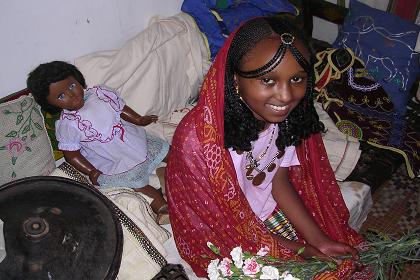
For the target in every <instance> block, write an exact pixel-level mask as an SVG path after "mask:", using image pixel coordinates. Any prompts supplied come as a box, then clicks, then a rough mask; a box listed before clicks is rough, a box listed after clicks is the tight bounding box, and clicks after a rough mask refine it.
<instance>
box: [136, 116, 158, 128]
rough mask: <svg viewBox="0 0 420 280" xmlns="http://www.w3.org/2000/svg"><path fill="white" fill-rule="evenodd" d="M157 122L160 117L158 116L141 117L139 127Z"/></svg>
mask: <svg viewBox="0 0 420 280" xmlns="http://www.w3.org/2000/svg"><path fill="white" fill-rule="evenodd" d="M157 120H158V116H156V115H148V116H142V117H140V119H139V121H138V125H140V126H146V125H148V124H151V123H153V122H156V121H157Z"/></svg>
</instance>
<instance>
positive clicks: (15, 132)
mask: <svg viewBox="0 0 420 280" xmlns="http://www.w3.org/2000/svg"><path fill="white" fill-rule="evenodd" d="M17 135H18V133H17V131H15V130H12V131H10V132H9V133H7V134H6V137H16V136H17Z"/></svg>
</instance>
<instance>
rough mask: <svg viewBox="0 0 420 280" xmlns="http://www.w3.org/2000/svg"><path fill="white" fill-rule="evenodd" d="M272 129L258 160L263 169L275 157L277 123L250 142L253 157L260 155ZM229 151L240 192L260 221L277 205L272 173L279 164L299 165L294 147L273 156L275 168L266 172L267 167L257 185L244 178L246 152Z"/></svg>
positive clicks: (285, 165)
mask: <svg viewBox="0 0 420 280" xmlns="http://www.w3.org/2000/svg"><path fill="white" fill-rule="evenodd" d="M273 129H274V134H273V138H272V141H271V144H270V146H269V148H268V149H267V152H266V154H265V156H264V157H262V159H261V160H260V161H259V164H260V165H259V167H258V168H259V169H263V168H264V167H265V166H266V165H267V164H269V163H270V162H271V161H272V160H273V158H275V155H276V153H277V151H278V148H277V146H276V139H277V135H278V125H277V124H272V125H270V127H269V128H268V129H266V130H264V131H263V132H261V133H260V135H259V138H258V140H257V141H255V142H253V143H252V146H253V149H252V155H253V157H254V159H255V158H257V157H258V156H259V155H261V154H262V153H263V152H264V150H265V149H266V148H267V146H268V144H269V143H270V138H271V135H272V133H273ZM229 152H230V155H231V157H232V160H233V164H234V165H235V170H236V176H237V177H238V181H239V185H240V186H241V189H242V192H243V193H244V194H245V197H246V198H247V200H248V202H249V204H250V206H251V208H252V210H253V211H254V213H255V214H256V215H257V216H258V217H259V218H260V219H261V220H262V221H264V220H265V219H267V217H268V216H269V215H270V214H271V213H272V212H273V211H274V208H275V207H276V206H277V203H276V201H275V200H274V198H273V196H272V194H271V189H272V183H271V181H272V180H273V177H274V174H276V172H277V170H278V168H279V167H280V166H281V167H289V166H293V165H300V163H299V160H298V158H297V154H296V149H295V147H294V146H289V147H286V149H285V153H284V155H283V157H281V158H280V159H277V158H275V160H274V163H275V164H276V168H275V169H274V170H272V171H271V172H268V170H267V169H265V170H264V172H265V174H266V177H265V180H264V181H263V182H262V183H261V184H260V185H259V186H254V185H253V184H252V181H250V180H248V179H247V178H246V171H247V170H246V166H247V164H248V163H249V162H248V160H247V159H246V154H247V152H243V153H242V154H241V155H239V154H238V153H237V152H236V151H233V150H232V149H229ZM252 174H253V175H254V176H255V175H256V174H258V172H257V171H254V172H253V173H252Z"/></svg>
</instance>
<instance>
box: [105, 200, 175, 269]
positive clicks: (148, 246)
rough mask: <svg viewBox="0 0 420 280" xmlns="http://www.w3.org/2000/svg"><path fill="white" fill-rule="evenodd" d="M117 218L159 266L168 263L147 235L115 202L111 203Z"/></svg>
mask: <svg viewBox="0 0 420 280" xmlns="http://www.w3.org/2000/svg"><path fill="white" fill-rule="evenodd" d="M112 207H113V209H114V212H115V214H116V216H117V217H118V220H119V221H120V222H121V224H122V225H124V226H125V228H126V229H127V230H128V231H129V232H130V233H131V234H132V235H133V236H134V238H135V239H136V240H137V241H138V242H139V244H140V245H141V247H143V249H144V250H145V251H146V252H147V254H148V255H149V256H150V257H151V258H152V259H153V260H154V261H155V262H156V263H157V264H158V265H159V266H160V267H164V266H165V265H167V264H168V262H167V261H166V259H165V258H164V257H163V256H162V254H161V253H159V251H158V250H157V249H156V248H155V246H153V244H152V243H151V242H150V240H149V239H148V238H147V236H146V235H145V234H144V233H143V231H141V229H140V228H139V227H138V226H137V225H136V224H135V223H134V222H133V221H132V220H131V219H130V218H129V217H127V215H126V214H125V213H124V212H123V211H121V210H120V209H119V208H118V207H117V206H116V205H115V204H113V205H112Z"/></svg>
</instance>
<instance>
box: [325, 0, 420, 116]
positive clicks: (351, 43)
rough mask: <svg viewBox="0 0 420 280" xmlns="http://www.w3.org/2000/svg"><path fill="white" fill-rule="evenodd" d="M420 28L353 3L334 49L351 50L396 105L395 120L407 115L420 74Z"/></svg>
mask: <svg viewBox="0 0 420 280" xmlns="http://www.w3.org/2000/svg"><path fill="white" fill-rule="evenodd" d="M419 30H420V26H418V25H416V24H414V23H413V22H410V21H407V20H404V19H402V18H400V17H398V16H396V15H393V14H390V13H387V12H383V11H381V10H377V9H374V8H371V7H370V6H368V5H365V4H363V3H361V2H359V1H357V0H351V1H350V12H349V13H348V14H347V16H346V17H345V19H344V24H343V25H342V26H341V28H340V30H339V34H338V37H337V39H336V40H335V42H334V43H333V47H334V48H350V49H351V50H353V52H354V53H355V55H356V56H357V57H359V58H360V59H362V60H363V62H364V63H365V67H366V70H367V71H368V72H369V74H370V75H371V76H372V77H373V78H374V79H375V80H376V81H377V82H378V83H379V84H380V85H381V86H382V87H383V89H384V90H385V92H386V93H387V94H388V95H389V97H390V98H391V100H392V103H393V104H394V110H395V113H396V114H397V115H396V116H395V117H394V119H395V121H397V122H398V121H401V119H402V118H403V116H404V115H405V111H406V106H407V102H408V100H409V98H410V89H411V87H412V85H413V83H414V81H415V79H416V77H417V75H418V74H419V73H420V71H419V58H420V55H419V54H418V53H417V52H416V51H415V50H414V49H415V46H416V42H417V37H418V34H419Z"/></svg>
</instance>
